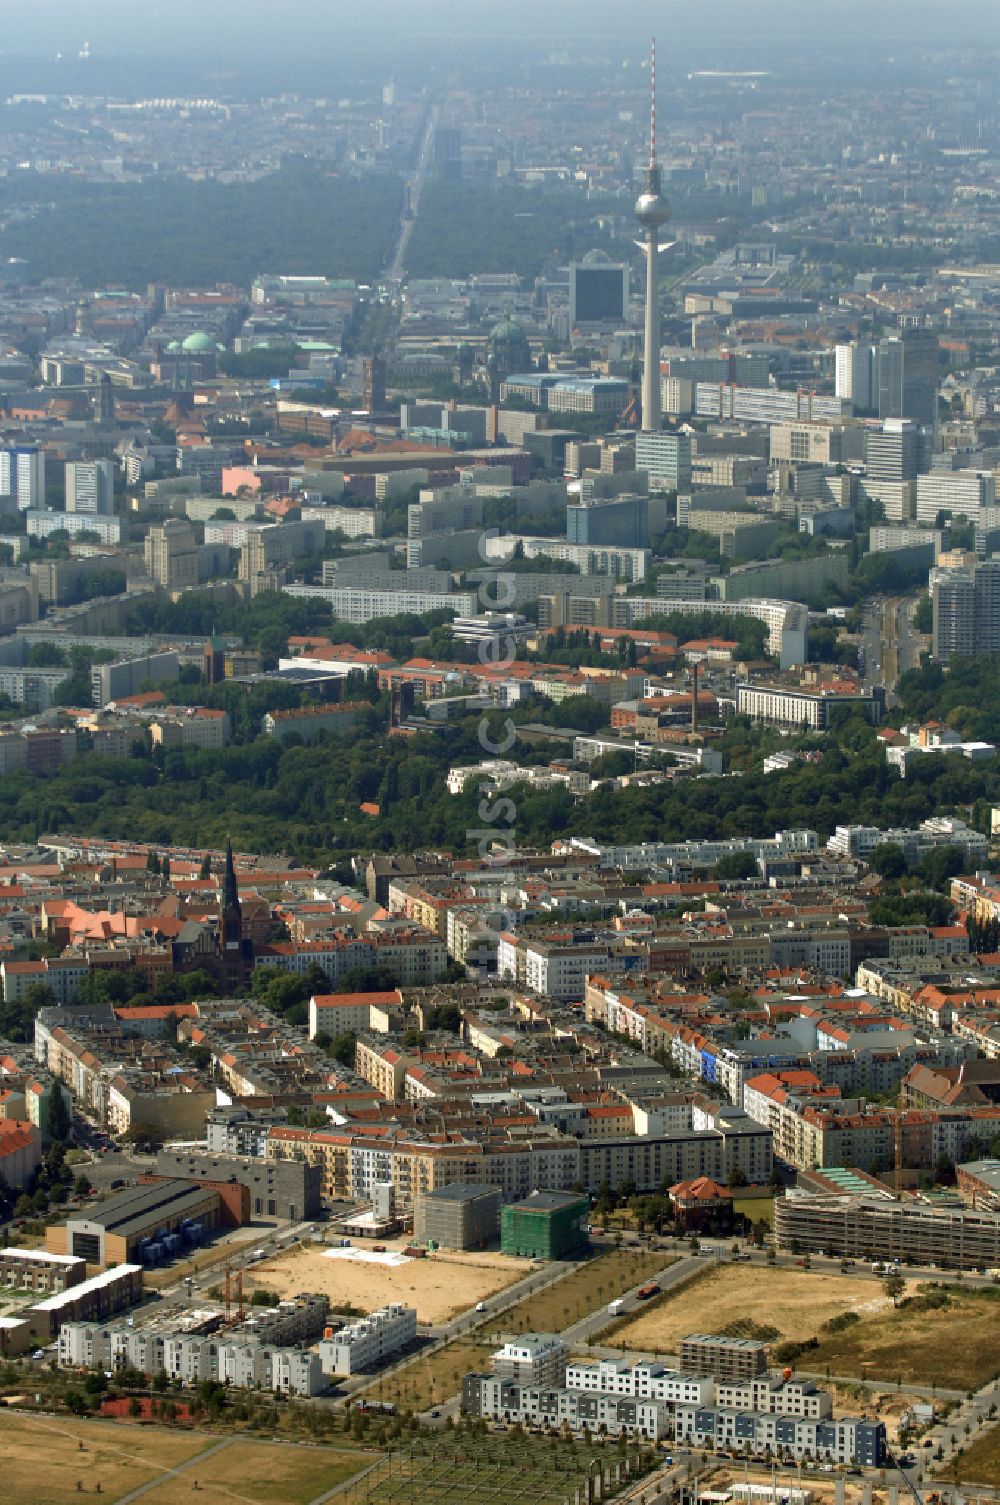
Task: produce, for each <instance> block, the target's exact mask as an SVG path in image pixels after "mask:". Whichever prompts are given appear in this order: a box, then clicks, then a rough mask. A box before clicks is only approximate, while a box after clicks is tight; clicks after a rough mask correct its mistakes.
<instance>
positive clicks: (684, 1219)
mask: <svg viewBox="0 0 1000 1505" xmlns="http://www.w3.org/2000/svg"><path fill="white" fill-rule="evenodd" d="M668 1195H669V1197H670V1201H671V1202H672V1204H673V1207H674V1212H675V1213H676V1216H677V1220H678V1222H680V1223H683V1224H684V1227H685V1228H687V1229H689V1230H692V1231H695V1232H698V1233H703V1232H711V1233H723V1234H728V1233H731V1232H732V1228H733V1193H732V1192H731V1191H730V1189H729V1187H728V1186H720V1185H719V1183H718V1182H717V1181H713V1180H711V1179H710V1177H708V1176H697V1177H695V1179H694V1180H692V1181H678V1182H677V1184H676V1185H675V1186H672V1187H671V1188H670V1191H669V1193H668Z"/></svg>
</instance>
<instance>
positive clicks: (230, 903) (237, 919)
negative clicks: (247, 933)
mask: <svg viewBox="0 0 1000 1505" xmlns="http://www.w3.org/2000/svg"><path fill="white" fill-rule="evenodd" d="M220 907H221V920H222V924H221V932H222V945H223V948H224V949H225V948H228V947H232V946H238V945H239V944H240V942H241V940H242V939H243V909H242V906H241V904H240V891H239V886H238V885H237V882H236V866H235V864H234V862H233V843H232V840H231V839H230V838H229V837H227V838H226V866H225V873H224V876H223V879H222V903H221V906H220Z"/></svg>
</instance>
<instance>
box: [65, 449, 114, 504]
mask: <svg viewBox="0 0 1000 1505" xmlns="http://www.w3.org/2000/svg"><path fill="white" fill-rule="evenodd" d="M114 510H115V479H114V472H113V470H112V468H111V461H110V460H68V461H67V462H66V511H67V512H90V513H93V514H94V516H105V517H106V516H110V514H111V513H112V512H114Z"/></svg>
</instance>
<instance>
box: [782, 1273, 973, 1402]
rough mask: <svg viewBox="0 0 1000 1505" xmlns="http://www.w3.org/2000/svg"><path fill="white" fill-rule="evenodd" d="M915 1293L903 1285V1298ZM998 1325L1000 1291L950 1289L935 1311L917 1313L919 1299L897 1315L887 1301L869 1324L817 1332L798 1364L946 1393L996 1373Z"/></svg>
mask: <svg viewBox="0 0 1000 1505" xmlns="http://www.w3.org/2000/svg"><path fill="white" fill-rule="evenodd" d="M915 1290H916V1285H915V1284H914V1283H913V1282H908V1283H907V1294H908V1295H909V1294H912V1293H913V1292H914V1291H915ZM775 1325H776V1326H777V1325H778V1324H777V1323H776V1324H775ZM998 1326H1000V1293H995V1292H993V1291H963V1290H957V1289H956V1288H955V1287H954V1286H951V1287H949V1288H948V1295H947V1305H946V1306H944V1307H942V1308H941V1309H940V1310H937V1311H934V1310H930V1311H928V1310H921V1304H920V1298H919V1296H918V1298H917V1300H916V1301H914V1302H912V1303H911V1304H910V1305H908V1306H903V1307H901V1308H900V1309H899V1310H898V1311H894V1310H893V1308H892V1305H891V1304H890V1303H888V1302H887V1303H886V1304H885V1306H884V1307H883V1309H882V1310H881V1312H880V1313H879V1315H878V1316H877V1317H876V1318H875V1319H874V1320H869V1321H866V1322H864V1323H859V1324H858V1325H857V1326H856V1327H850V1328H847V1329H846V1331H844V1332H841V1333H834V1334H831V1335H824V1334H822V1333H821V1334H819V1338H820V1344H819V1347H818V1348H817V1349H816V1350H815V1351H812V1352H810V1353H808V1354H805V1355H804V1356H803V1357H802V1358H801V1359H800V1360H799V1365H800V1366H801V1368H803V1369H809V1370H813V1371H816V1372H819V1371H825V1370H826V1369H830V1370H831V1372H832V1373H833V1374H852V1375H853V1374H857V1375H864V1376H867V1377H869V1378H878V1379H885V1380H887V1381H890V1382H892V1381H895V1380H898V1379H901V1380H902V1381H903V1382H904V1383H908V1384H911V1385H927V1386H931V1385H940V1386H941V1387H942V1388H944V1389H946V1390H968V1389H971V1388H973V1387H975V1388H977V1389H978V1388H979V1386H980V1385H984V1384H985V1383H986V1381H987V1380H989V1379H992V1377H993V1376H994V1375H995V1374H997V1373H998V1372H1000V1349H998V1347H997V1341H996V1335H997V1328H998Z"/></svg>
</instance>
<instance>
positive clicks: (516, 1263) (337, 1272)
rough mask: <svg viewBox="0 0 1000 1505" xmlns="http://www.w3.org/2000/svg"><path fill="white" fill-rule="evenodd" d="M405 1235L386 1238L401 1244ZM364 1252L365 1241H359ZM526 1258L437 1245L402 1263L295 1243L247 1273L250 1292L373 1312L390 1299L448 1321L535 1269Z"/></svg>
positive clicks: (424, 1318)
mask: <svg viewBox="0 0 1000 1505" xmlns="http://www.w3.org/2000/svg"><path fill="white" fill-rule="evenodd" d="M404 1242H405V1240H397V1241H395V1242H394V1243H390V1244H389V1245H388V1246H387V1247H388V1248H389V1249H401V1248H402V1247H403V1243H404ZM361 1248H362V1251H364V1246H363V1245H362V1246H361ZM533 1268H534V1267H533V1265H532V1263H531V1261H530V1260H526V1259H511V1258H510V1257H509V1256H508V1255H506V1254H498V1253H495V1252H490V1251H476V1252H475V1253H471V1254H457V1253H453V1252H452V1251H451V1250H447V1249H443V1250H439V1251H438V1252H437V1253H435V1254H430V1255H428V1257H427V1258H426V1259H408V1260H407V1261H406V1263H405V1264H401V1265H384V1264H376V1263H371V1262H368V1261H365V1262H360V1261H359V1262H354V1261H353V1260H347V1259H331V1258H329V1257H328V1255H327V1253H326V1250H325V1248H323V1247H322V1246H320V1245H316V1244H314V1245H310V1246H308V1247H299V1246H295V1247H293V1248H292V1249H290V1250H289V1251H288V1253H287V1254H283V1255H281V1256H280V1258H278V1259H269V1260H267V1261H265V1262H262V1263H261V1264H259V1265H254V1267H253V1270H252V1272H250V1271H248V1272H247V1278H246V1289H247V1292H248V1294H249V1293H251V1292H252V1291H253V1290H254V1289H255V1288H257V1287H263V1288H264V1289H265V1290H268V1291H275V1292H277V1294H278V1296H280V1297H286V1296H294V1295H296V1294H297V1293H298V1292H299V1291H317V1292H320V1293H321V1294H325V1295H326V1296H327V1297H328V1298H329V1301H330V1305H331V1306H332V1307H334V1308H335V1309H336V1308H338V1307H344V1306H345V1305H349V1306H351V1307H354V1308H356V1309H357V1310H358V1311H362V1312H373V1311H375V1309H376V1308H377V1307H380V1306H385V1304H386V1303H387V1302H389V1301H401V1302H403V1304H404V1305H406V1306H415V1307H416V1309H417V1320H418V1321H419V1322H425V1323H432V1324H436V1323H439V1322H447V1321H448V1319H449V1318H450V1317H454V1316H456V1315H457V1314H458V1313H459V1312H464V1311H467V1310H468V1308H469V1307H471V1306H475V1304H476V1302H477V1301H482V1300H484V1298H485V1297H487V1296H492V1295H494V1294H495V1293H496V1292H497V1291H503V1290H505V1289H506V1287H507V1286H510V1285H513V1284H514V1282H515V1281H517V1280H520V1279H521V1277H522V1276H523V1275H526V1274H527V1273H528V1271H529V1270H531V1269H533Z"/></svg>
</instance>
